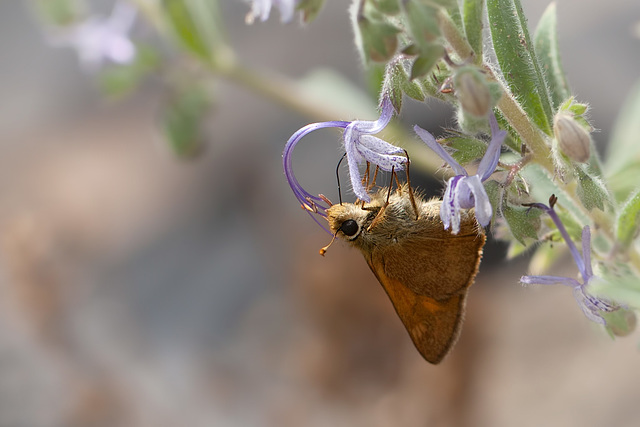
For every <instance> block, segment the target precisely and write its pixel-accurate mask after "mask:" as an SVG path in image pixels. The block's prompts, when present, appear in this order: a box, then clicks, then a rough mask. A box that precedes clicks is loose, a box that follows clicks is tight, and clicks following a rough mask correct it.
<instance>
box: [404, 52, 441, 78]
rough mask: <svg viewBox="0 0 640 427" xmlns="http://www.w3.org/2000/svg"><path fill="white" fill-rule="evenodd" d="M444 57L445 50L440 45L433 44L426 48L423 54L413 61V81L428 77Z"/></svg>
mask: <svg viewBox="0 0 640 427" xmlns="http://www.w3.org/2000/svg"><path fill="white" fill-rule="evenodd" d="M442 55H444V48H443V47H442V46H441V45H439V44H432V45H431V46H429V47H428V48H424V49H423V51H422V53H421V54H420V55H419V56H418V57H417V58H416V59H415V61H413V65H412V66H411V80H413V79H415V78H418V77H422V76H424V75H426V74H427V73H428V72H429V71H431V70H432V69H433V67H434V66H435V65H436V64H437V62H438V61H439V60H440V58H442Z"/></svg>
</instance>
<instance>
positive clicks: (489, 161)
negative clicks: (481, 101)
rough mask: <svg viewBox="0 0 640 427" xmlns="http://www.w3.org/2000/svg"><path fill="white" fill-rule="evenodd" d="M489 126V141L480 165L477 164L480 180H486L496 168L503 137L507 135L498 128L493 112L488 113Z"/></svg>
mask: <svg viewBox="0 0 640 427" xmlns="http://www.w3.org/2000/svg"><path fill="white" fill-rule="evenodd" d="M489 126H490V127H491V141H490V142H489V146H488V147H487V151H486V152H485V153H484V156H483V157H482V160H481V161H480V165H478V175H479V176H480V180H481V181H482V182H484V181H486V180H487V178H489V177H490V176H491V174H492V173H493V172H494V171H495V170H496V167H497V166H498V160H500V148H501V147H502V143H503V142H504V138H505V137H506V136H507V132H506V131H504V130H500V128H499V127H498V121H497V120H496V116H495V115H494V114H493V113H490V114H489Z"/></svg>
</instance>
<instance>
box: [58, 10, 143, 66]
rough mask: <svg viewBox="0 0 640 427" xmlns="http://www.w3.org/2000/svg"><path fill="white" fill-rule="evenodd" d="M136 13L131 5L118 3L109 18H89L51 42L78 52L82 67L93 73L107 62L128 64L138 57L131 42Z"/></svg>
mask: <svg viewBox="0 0 640 427" xmlns="http://www.w3.org/2000/svg"><path fill="white" fill-rule="evenodd" d="M136 13H137V11H136V9H135V8H134V7H133V6H132V5H131V4H129V3H126V2H123V1H118V2H116V4H115V6H114V8H113V11H112V13H111V15H110V16H109V17H108V18H96V17H90V18H88V19H86V20H85V21H84V22H81V23H79V24H77V25H74V26H73V27H71V28H70V29H68V30H67V31H66V32H65V33H64V34H60V35H57V36H54V38H53V40H52V41H53V43H54V44H55V45H58V46H71V47H73V48H75V49H76V51H77V53H78V57H79V58H80V62H81V64H82V65H83V66H84V67H85V68H87V69H90V70H95V69H97V68H99V67H100V66H101V65H102V64H103V63H104V62H107V61H110V62H114V63H116V64H128V63H130V62H131V61H133V59H134V58H135V55H136V47H135V45H134V44H133V42H131V40H130V39H129V31H130V30H131V28H132V27H133V23H134V21H135V18H136Z"/></svg>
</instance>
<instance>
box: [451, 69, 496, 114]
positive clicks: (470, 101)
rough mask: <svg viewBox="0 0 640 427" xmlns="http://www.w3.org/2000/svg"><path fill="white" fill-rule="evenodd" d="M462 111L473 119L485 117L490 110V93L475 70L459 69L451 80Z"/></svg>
mask: <svg viewBox="0 0 640 427" xmlns="http://www.w3.org/2000/svg"><path fill="white" fill-rule="evenodd" d="M453 85H454V88H455V91H456V96H457V97H458V99H459V100H460V104H461V106H462V109H463V110H464V111H465V112H466V113H469V114H471V115H472V116H474V117H483V118H484V117H486V116H487V114H488V113H489V109H490V108H491V92H490V91H489V86H488V84H487V81H486V79H485V78H484V76H483V75H482V74H481V73H480V72H479V71H478V70H476V69H475V68H472V67H464V68H461V69H460V70H459V71H458V72H457V73H456V75H455V77H454V78H453Z"/></svg>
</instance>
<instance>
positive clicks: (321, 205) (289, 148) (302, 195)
mask: <svg viewBox="0 0 640 427" xmlns="http://www.w3.org/2000/svg"><path fill="white" fill-rule="evenodd" d="M349 123H350V122H343V121H331V122H321V123H311V124H308V125H306V126H304V127H302V128H300V129H298V130H297V131H296V132H295V133H294V134H293V135H291V137H290V138H289V140H288V141H287V143H286V144H285V146H284V151H283V153H282V168H283V169H284V174H285V177H286V178H287V182H288V183H289V186H290V187H291V190H292V191H293V194H294V195H295V197H296V199H298V202H300V204H301V205H302V206H303V207H305V209H306V210H307V212H309V214H311V212H312V211H317V213H318V214H319V215H321V216H326V214H325V210H326V209H327V208H328V206H326V202H325V201H324V200H323V199H321V198H320V197H318V196H314V195H312V194H310V193H309V192H307V191H306V190H305V189H304V188H303V187H302V185H300V183H299V182H298V180H297V179H296V177H295V175H294V173H293V166H292V156H293V149H294V148H295V147H296V145H297V144H298V142H300V140H301V139H302V138H303V137H304V136H305V135H307V134H309V133H311V132H313V131H315V130H318V129H323V128H345V127H347V126H348V125H349ZM311 217H312V218H313V219H314V221H316V222H317V223H318V224H319V225H320V226H321V227H322V228H324V229H325V230H327V229H326V227H324V226H323V225H322V224H320V222H319V221H318V220H317V219H316V218H315V217H314V216H313V215H311ZM327 231H328V230H327ZM330 234H331V233H330Z"/></svg>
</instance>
